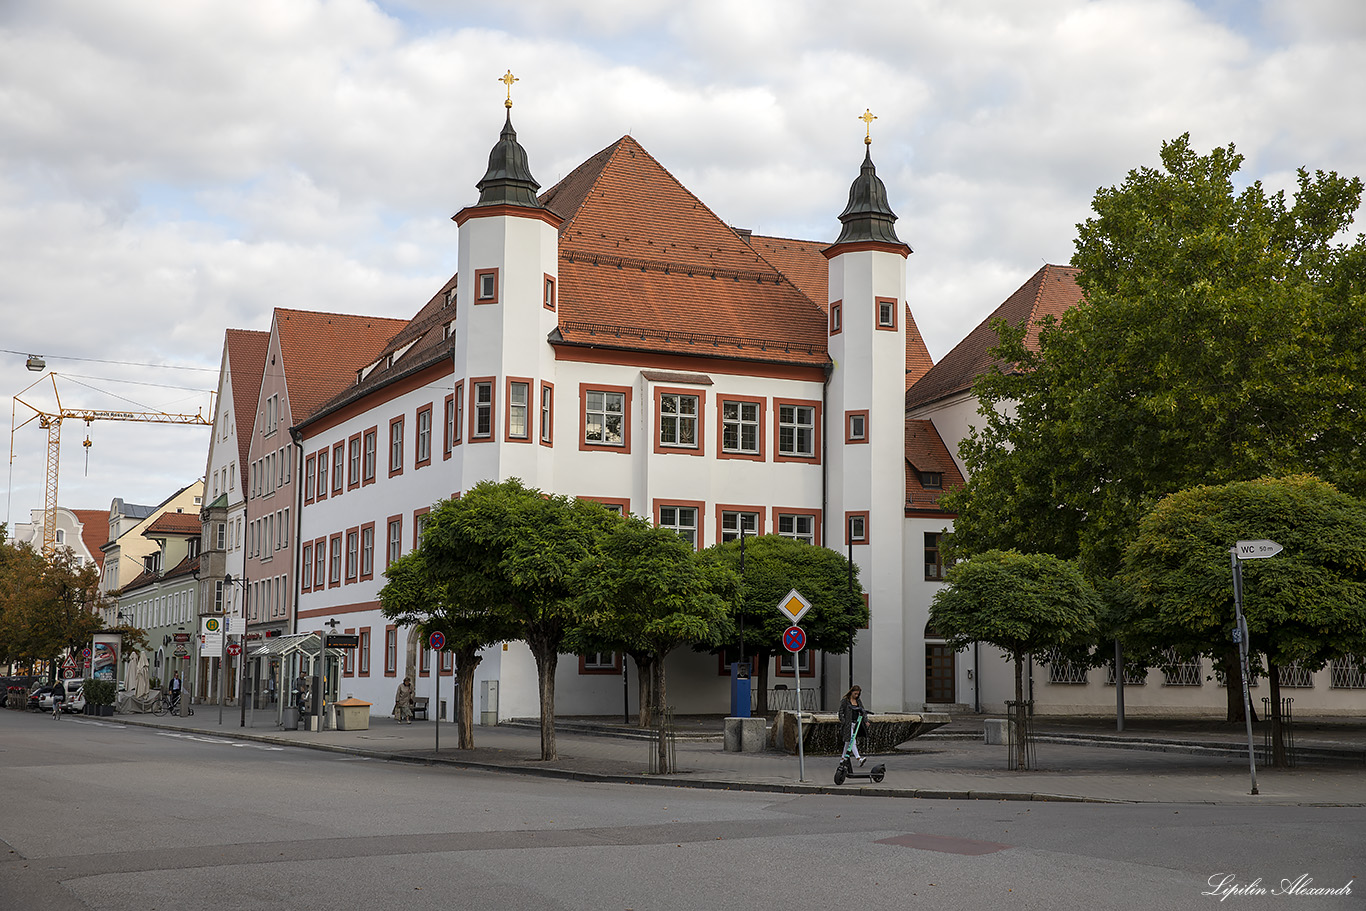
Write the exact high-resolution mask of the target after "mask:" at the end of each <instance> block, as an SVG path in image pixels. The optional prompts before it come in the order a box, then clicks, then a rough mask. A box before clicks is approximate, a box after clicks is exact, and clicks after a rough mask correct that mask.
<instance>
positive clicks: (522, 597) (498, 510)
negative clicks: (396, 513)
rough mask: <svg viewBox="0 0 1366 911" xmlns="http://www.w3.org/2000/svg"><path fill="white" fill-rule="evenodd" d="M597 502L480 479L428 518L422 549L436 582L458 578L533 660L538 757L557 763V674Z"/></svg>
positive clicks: (597, 520) (599, 513)
mask: <svg viewBox="0 0 1366 911" xmlns="http://www.w3.org/2000/svg"><path fill="white" fill-rule="evenodd" d="M603 515H604V510H603V509H602V508H601V507H600V506H598V505H597V504H596V503H589V502H586V501H578V500H571V499H569V498H567V497H563V496H551V495H549V494H545V493H542V492H541V491H539V490H536V489H534V488H529V487H525V486H523V485H522V482H521V481H520V480H518V479H517V478H511V479H509V480H507V481H503V482H501V483H495V482H493V481H481V482H480V483H478V484H476V485H475V486H474V487H472V488H471V489H470V490H469V491H468V492H466V493H465V494H464V496H462V497H460V498H459V499H458V500H447V501H444V502H442V503H441V505H440V506H439V507H438V508H437V509H435V510H433V511H432V512H431V513H430V514H429V515H428V520H427V527H426V531H425V532H424V533H423V537H422V548H423V550H424V551H426V557H427V560H428V561H429V562H430V565H431V571H432V572H433V573H434V574H435V577H436V578H438V579H456V578H458V579H460V580H461V581H460V586H461V597H462V599H465V598H468V599H469V600H468V601H465V602H462V603H473V604H486V605H489V608H490V609H491V610H493V611H496V612H498V614H499V615H500V619H501V620H502V621H505V622H507V623H508V624H510V625H512V626H513V627H515V628H516V630H517V638H519V639H521V640H522V641H524V642H526V644H527V646H528V648H530V650H531V654H532V657H533V658H535V660H536V676H537V682H538V686H539V690H540V702H541V759H542V760H550V759H555V758H556V750H555V669H556V667H557V665H558V661H559V655H560V651H561V649H562V647H563V645H564V637H565V634H566V633H567V632H568V631H569V630H570V629H571V628H573V627H574V626H575V625H577V624H578V622H579V619H580V613H581V608H580V606H579V603H578V599H577V595H578V594H579V593H578V592H577V591H576V590H575V587H574V584H573V579H574V567H575V565H576V564H577V563H578V562H579V561H580V560H582V559H583V558H585V557H586V556H588V555H589V553H590V552H591V550H592V544H593V536H594V535H595V534H596V533H597V531H598V530H599V528H601V526H602V524H603V521H604V520H603Z"/></svg>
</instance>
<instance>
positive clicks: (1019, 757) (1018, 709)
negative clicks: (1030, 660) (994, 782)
mask: <svg viewBox="0 0 1366 911" xmlns="http://www.w3.org/2000/svg"><path fill="white" fill-rule="evenodd" d="M1012 723H1013V724H1014V725H1015V771H1017V772H1023V771H1024V770H1025V739H1024V732H1025V704H1024V655H1023V654H1022V653H1020V652H1016V653H1015V719H1014V721H1013V722H1012Z"/></svg>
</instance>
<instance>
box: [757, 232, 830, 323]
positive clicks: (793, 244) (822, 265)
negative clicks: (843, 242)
mask: <svg viewBox="0 0 1366 911" xmlns="http://www.w3.org/2000/svg"><path fill="white" fill-rule="evenodd" d="M749 240H750V244H751V245H752V246H753V247H754V249H756V250H758V251H759V253H760V254H762V255H763V257H764V259H766V260H768V261H769V262H771V263H772V264H773V265H775V266H777V267H778V270H779V271H780V272H782V273H783V274H784V275H786V276H787V277H788V279H789V280H790V281H791V282H792V284H794V285H796V286H797V288H798V289H799V290H800V291H801V292H802V293H803V294H805V295H806V296H807V297H809V298H810V299H811V300H812V301H814V302H815V303H816V305H817V306H819V307H820V308H821V310H825V309H826V308H828V307H829V300H830V293H829V288H830V263H829V261H828V260H826V258H825V257H824V256H822V255H821V250H824V249H825V248H826V247H828V246H830V245H829V244H827V243H819V242H817V241H814V240H795V239H793V238H790V237H766V236H764V235H762V234H754V235H751V236H750V239H749Z"/></svg>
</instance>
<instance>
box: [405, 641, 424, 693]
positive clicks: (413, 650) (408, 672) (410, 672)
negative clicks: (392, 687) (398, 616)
mask: <svg viewBox="0 0 1366 911" xmlns="http://www.w3.org/2000/svg"><path fill="white" fill-rule="evenodd" d="M421 647H422V646H421V637H420V636H418V634H417V627H416V626H410V627H408V643H407V648H406V651H407V660H406V661H405V662H404V665H403V666H404V672H403V676H405V677H407V678H408V679H409V680H411V681H413V688H414V689H416V688H417V650H418V649H419V648H421Z"/></svg>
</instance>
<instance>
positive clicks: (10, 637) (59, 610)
mask: <svg viewBox="0 0 1366 911" xmlns="http://www.w3.org/2000/svg"><path fill="white" fill-rule="evenodd" d="M99 583H100V579H99V573H98V572H97V571H96V570H95V568H94V566H91V565H85V566H82V565H81V564H80V561H79V560H78V559H77V558H76V557H75V556H74V555H73V554H72V552H71V549H70V548H66V547H64V548H60V549H59V550H58V551H57V553H56V554H54V555H53V556H52V558H51V559H50V560H44V559H43V558H42V556H41V555H39V554H38V553H37V552H36V551H34V550H33V549H32V548H31V547H29V546H28V545H27V544H20V545H19V546H17V547H14V546H11V545H9V544H0V651H2V652H4V654H5V656H6V660H7V661H22V662H24V663H29V664H31V663H32V662H34V661H47V662H52V663H53V665H54V666H55V664H56V662H57V660H58V659H59V658H60V657H61V656H62V655H63V654H65V653H70V652H72V651H74V650H79V649H80V648H82V647H84V646H85V645H87V644H89V642H90V640H91V637H92V636H93V635H94V634H95V633H97V632H99V631H100V630H102V629H104V621H103V620H101V619H100V617H99V614H98V611H99V610H100V609H101V608H102V607H103V606H104V598H103V596H102V595H101V594H100V584H99Z"/></svg>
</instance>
